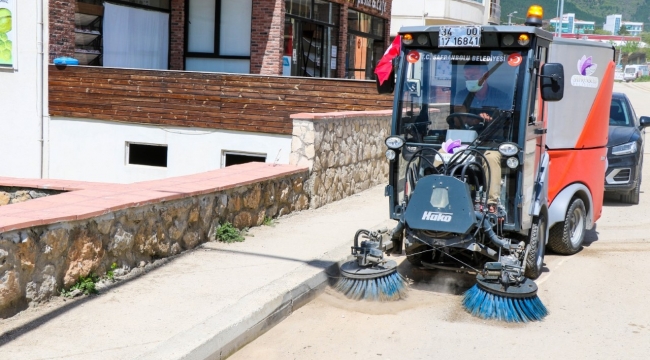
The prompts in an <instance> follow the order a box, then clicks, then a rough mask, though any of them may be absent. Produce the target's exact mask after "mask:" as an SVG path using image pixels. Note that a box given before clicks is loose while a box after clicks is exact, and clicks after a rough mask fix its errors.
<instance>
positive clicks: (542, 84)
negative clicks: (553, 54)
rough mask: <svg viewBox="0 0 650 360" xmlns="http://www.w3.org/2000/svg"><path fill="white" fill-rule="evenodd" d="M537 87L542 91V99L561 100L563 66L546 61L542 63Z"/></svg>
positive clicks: (562, 94) (562, 92) (562, 95)
mask: <svg viewBox="0 0 650 360" xmlns="http://www.w3.org/2000/svg"><path fill="white" fill-rule="evenodd" d="M539 88H540V90H541V91H542V100H544V101H559V100H562V98H563V97H564V67H563V66H562V64H558V63H547V64H544V65H542V71H541V74H540V75H539Z"/></svg>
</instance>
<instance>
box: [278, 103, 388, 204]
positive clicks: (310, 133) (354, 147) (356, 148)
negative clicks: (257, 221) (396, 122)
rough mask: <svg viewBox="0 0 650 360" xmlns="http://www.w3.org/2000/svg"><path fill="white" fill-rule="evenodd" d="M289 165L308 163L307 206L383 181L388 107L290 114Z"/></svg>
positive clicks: (385, 167)
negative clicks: (291, 130)
mask: <svg viewBox="0 0 650 360" xmlns="http://www.w3.org/2000/svg"><path fill="white" fill-rule="evenodd" d="M291 118H292V119H293V138H292V141H291V158H290V163H291V164H292V165H298V166H307V167H309V169H310V176H309V182H308V185H307V186H308V192H309V193H310V195H311V201H310V203H309V207H310V208H318V207H320V206H323V205H325V204H328V203H331V202H333V201H337V200H340V199H343V198H345V197H348V196H350V195H352V194H356V193H358V192H361V191H363V190H366V189H369V188H371V187H373V186H375V185H378V184H384V183H387V182H388V161H387V160H386V156H385V151H386V145H385V144H384V141H385V140H386V137H387V136H388V135H389V134H390V123H391V111H390V110H388V111H362V112H361V111H360V112H336V113H324V114H313V113H305V114H296V115H292V116H291Z"/></svg>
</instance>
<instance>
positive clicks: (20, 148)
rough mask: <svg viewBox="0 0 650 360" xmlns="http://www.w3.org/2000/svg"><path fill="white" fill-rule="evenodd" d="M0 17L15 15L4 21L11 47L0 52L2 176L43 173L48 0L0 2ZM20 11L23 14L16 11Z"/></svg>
mask: <svg viewBox="0 0 650 360" xmlns="http://www.w3.org/2000/svg"><path fill="white" fill-rule="evenodd" d="M44 2H45V4H44ZM0 11H1V12H2V17H3V18H6V17H7V16H11V27H8V26H7V25H6V24H7V23H3V28H2V29H1V30H0V31H1V33H0V41H1V42H3V43H5V44H9V42H11V43H10V44H11V45H12V46H11V53H10V54H6V53H4V52H3V54H1V55H0V84H1V90H0V109H2V110H1V111H0V134H2V135H1V139H2V141H0V163H1V164H2V176H11V177H33V178H39V177H41V175H42V168H43V164H44V163H46V161H47V159H43V156H44V154H45V153H46V151H44V147H47V146H48V144H47V142H46V141H44V139H46V137H47V132H48V128H47V119H46V117H47V113H48V110H47V107H48V100H47V99H48V97H47V82H46V80H45V78H44V76H43V73H44V71H43V64H44V62H45V63H47V53H48V51H47V48H45V51H43V50H44V46H45V44H44V42H45V43H46V41H44V39H47V37H48V28H47V26H43V24H46V25H47V23H48V20H47V16H48V12H47V2H46V1H44V0H36V1H18V0H8V1H2V2H0ZM17 14H20V16H17Z"/></svg>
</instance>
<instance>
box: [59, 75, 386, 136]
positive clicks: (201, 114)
mask: <svg viewBox="0 0 650 360" xmlns="http://www.w3.org/2000/svg"><path fill="white" fill-rule="evenodd" d="M49 96H50V99H49V106H50V114H51V115H52V116H61V117H73V118H89V119H97V120H111V121H120V122H130V123H144V124H156V125H169V126H188V127H200V128H212V129H225V130H241V131H251V132H262V133H272V134H291V132H292V122H291V119H290V118H289V115H291V114H295V113H300V112H315V113H322V112H331V111H364V110H383V109H390V108H391V106H392V96H387V95H378V94H377V91H376V87H375V83H374V82H371V81H358V80H342V79H311V78H297V77H280V76H258V75H240V74H222V73H198V72H184V71H158V70H134V69H115V68H102V67H86V66H68V67H65V68H57V67H56V66H54V65H51V66H50V68H49Z"/></svg>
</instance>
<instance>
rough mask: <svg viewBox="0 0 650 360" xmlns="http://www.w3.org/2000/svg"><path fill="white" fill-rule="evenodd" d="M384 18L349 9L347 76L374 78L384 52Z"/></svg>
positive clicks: (349, 77) (350, 77) (363, 78)
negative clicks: (376, 67)
mask: <svg viewBox="0 0 650 360" xmlns="http://www.w3.org/2000/svg"><path fill="white" fill-rule="evenodd" d="M384 44H385V41H384V20H383V19H381V18H378V17H375V16H371V15H368V14H364V13H361V12H358V11H356V10H352V9H348V52H347V53H346V58H345V77H346V78H348V79H362V80H372V79H374V78H375V76H374V71H375V66H376V65H377V62H378V61H379V59H381V57H382V56H383V54H384Z"/></svg>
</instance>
